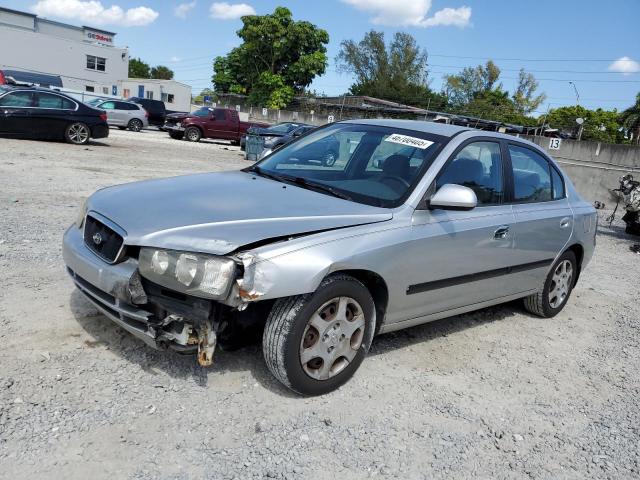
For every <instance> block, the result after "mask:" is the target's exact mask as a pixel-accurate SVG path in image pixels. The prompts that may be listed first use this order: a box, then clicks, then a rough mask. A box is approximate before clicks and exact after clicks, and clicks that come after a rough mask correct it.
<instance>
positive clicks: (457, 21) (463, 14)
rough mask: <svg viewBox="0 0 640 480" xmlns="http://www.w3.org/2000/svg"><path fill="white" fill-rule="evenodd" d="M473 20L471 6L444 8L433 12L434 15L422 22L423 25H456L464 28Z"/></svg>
mask: <svg viewBox="0 0 640 480" xmlns="http://www.w3.org/2000/svg"><path fill="white" fill-rule="evenodd" d="M470 20H471V8H470V7H460V8H443V9H442V10H438V11H437V12H436V13H434V14H433V17H431V18H427V19H426V20H424V21H423V22H421V24H420V25H421V26H425V27H435V26H437V25H443V26H450V25H451V26H454V27H460V28H464V27H466V26H467V25H469V21H470Z"/></svg>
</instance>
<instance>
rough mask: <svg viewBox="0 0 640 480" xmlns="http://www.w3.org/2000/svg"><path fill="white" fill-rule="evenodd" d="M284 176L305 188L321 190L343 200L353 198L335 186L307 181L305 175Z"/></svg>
mask: <svg viewBox="0 0 640 480" xmlns="http://www.w3.org/2000/svg"><path fill="white" fill-rule="evenodd" d="M283 178H284V179H285V180H289V181H291V182H293V183H295V184H296V185H298V186H300V187H303V188H308V189H310V190H320V191H322V192H325V193H328V194H329V195H332V196H334V197H338V198H341V199H343V200H352V198H351V197H350V196H349V195H347V194H346V193H342V192H341V191H340V190H336V189H335V188H333V187H330V186H329V185H325V184H323V183H314V182H309V181H307V179H306V178H303V177H283Z"/></svg>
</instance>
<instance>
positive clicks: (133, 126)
mask: <svg viewBox="0 0 640 480" xmlns="http://www.w3.org/2000/svg"><path fill="white" fill-rule="evenodd" d="M142 126H143V125H142V120H140V119H138V118H132V119H131V120H129V124H128V125H127V128H128V129H129V130H131V131H132V132H139V131H140V130H142Z"/></svg>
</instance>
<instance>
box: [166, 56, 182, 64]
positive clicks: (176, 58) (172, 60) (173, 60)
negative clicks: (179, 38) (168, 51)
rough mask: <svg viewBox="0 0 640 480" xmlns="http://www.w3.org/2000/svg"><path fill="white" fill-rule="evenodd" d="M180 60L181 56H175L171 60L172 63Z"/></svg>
mask: <svg viewBox="0 0 640 480" xmlns="http://www.w3.org/2000/svg"><path fill="white" fill-rule="evenodd" d="M180 60H182V59H181V58H180V57H176V56H173V57H171V59H170V60H169V61H170V62H172V63H178V62H179V61H180Z"/></svg>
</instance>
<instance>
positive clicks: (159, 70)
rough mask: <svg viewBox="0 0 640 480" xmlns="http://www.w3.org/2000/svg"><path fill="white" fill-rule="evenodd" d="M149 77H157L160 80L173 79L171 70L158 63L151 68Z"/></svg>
mask: <svg viewBox="0 0 640 480" xmlns="http://www.w3.org/2000/svg"><path fill="white" fill-rule="evenodd" d="M151 78H157V79H160V80H171V79H173V70H171V69H170V68H168V67H165V66H164V65H158V66H156V67H153V68H152V69H151Z"/></svg>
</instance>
